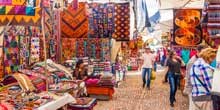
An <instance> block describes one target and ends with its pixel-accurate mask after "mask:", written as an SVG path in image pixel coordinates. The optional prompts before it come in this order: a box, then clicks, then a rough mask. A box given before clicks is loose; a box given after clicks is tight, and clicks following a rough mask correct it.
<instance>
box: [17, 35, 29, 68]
mask: <svg viewBox="0 0 220 110" xmlns="http://www.w3.org/2000/svg"><path fill="white" fill-rule="evenodd" d="M19 37H20V44H19V45H20V69H24V68H25V67H27V66H28V64H29V63H28V62H29V60H28V59H29V54H30V52H29V41H30V37H29V36H19Z"/></svg>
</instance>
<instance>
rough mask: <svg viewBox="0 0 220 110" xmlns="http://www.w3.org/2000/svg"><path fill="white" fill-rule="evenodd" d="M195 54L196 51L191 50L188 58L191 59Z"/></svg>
mask: <svg viewBox="0 0 220 110" xmlns="http://www.w3.org/2000/svg"><path fill="white" fill-rule="evenodd" d="M196 54H197V51H196V50H192V51H191V52H190V55H189V56H190V58H192V57H193V56H194V55H196Z"/></svg>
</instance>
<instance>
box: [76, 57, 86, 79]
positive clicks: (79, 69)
mask: <svg viewBox="0 0 220 110" xmlns="http://www.w3.org/2000/svg"><path fill="white" fill-rule="evenodd" d="M87 77H88V72H87V69H86V68H85V66H84V64H83V60H79V61H78V62H77V63H76V67H75V70H74V72H73V78H74V79H76V80H86V79H87Z"/></svg>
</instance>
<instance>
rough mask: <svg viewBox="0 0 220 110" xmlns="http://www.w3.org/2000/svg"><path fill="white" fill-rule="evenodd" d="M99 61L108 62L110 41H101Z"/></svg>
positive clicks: (106, 39)
mask: <svg viewBox="0 0 220 110" xmlns="http://www.w3.org/2000/svg"><path fill="white" fill-rule="evenodd" d="M101 48H102V49H101V61H110V40H109V39H108V38H105V39H101Z"/></svg>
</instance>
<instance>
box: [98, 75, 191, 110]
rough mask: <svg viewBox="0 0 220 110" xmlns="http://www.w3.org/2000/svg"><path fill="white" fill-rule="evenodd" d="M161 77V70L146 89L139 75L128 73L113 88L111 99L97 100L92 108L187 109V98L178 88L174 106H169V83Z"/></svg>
mask: <svg viewBox="0 0 220 110" xmlns="http://www.w3.org/2000/svg"><path fill="white" fill-rule="evenodd" d="M128 74H137V72H136V73H134V72H133V73H128ZM139 74H140V73H139ZM163 78H164V75H163V71H160V72H158V73H157V78H156V80H155V81H153V82H152V86H151V87H152V89H151V90H147V89H146V88H145V89H143V88H142V81H141V75H128V76H127V77H126V81H124V82H122V84H121V85H120V86H119V88H116V89H115V94H114V97H113V100H110V101H98V104H97V106H96V107H95V109H94V110H188V109H187V108H188V100H187V98H186V97H184V96H182V94H181V92H180V90H178V92H177V95H176V100H177V102H176V103H175V107H174V108H170V105H169V84H163V83H162V80H163Z"/></svg>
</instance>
